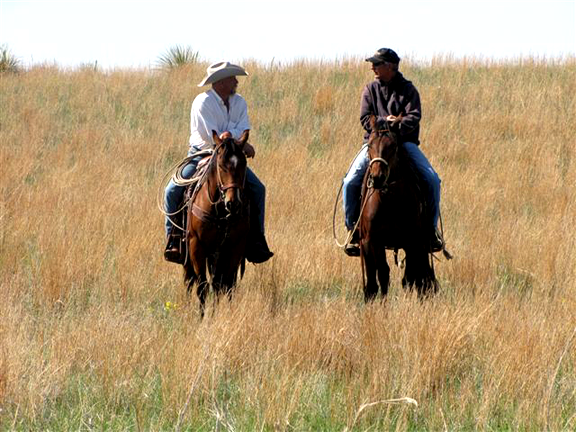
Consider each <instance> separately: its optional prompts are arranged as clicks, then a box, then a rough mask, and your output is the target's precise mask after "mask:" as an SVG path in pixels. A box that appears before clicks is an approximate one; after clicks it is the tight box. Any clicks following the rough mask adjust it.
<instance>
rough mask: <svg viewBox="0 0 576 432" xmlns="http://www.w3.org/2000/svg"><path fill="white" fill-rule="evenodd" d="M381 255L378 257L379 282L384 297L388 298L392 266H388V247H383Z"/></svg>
mask: <svg viewBox="0 0 576 432" xmlns="http://www.w3.org/2000/svg"><path fill="white" fill-rule="evenodd" d="M380 255H381V256H378V257H377V258H376V262H377V263H378V283H379V284H380V291H381V292H382V297H384V298H386V296H387V295H388V287H389V286H390V266H388V261H386V249H382V251H381V253H380Z"/></svg>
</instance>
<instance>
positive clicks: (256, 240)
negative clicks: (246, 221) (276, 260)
mask: <svg viewBox="0 0 576 432" xmlns="http://www.w3.org/2000/svg"><path fill="white" fill-rule="evenodd" d="M273 255H274V252H272V251H270V248H268V243H267V242H266V237H265V236H264V233H261V232H252V233H251V234H250V236H249V237H248V245H247V247H246V259H247V260H248V261H250V262H251V263H253V264H261V263H263V262H266V261H268V260H269V259H270V258H272V256H273Z"/></svg>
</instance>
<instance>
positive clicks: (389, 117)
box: [386, 115, 396, 123]
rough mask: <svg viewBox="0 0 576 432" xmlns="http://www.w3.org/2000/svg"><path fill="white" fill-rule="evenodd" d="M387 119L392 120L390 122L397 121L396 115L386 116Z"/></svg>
mask: <svg viewBox="0 0 576 432" xmlns="http://www.w3.org/2000/svg"><path fill="white" fill-rule="evenodd" d="M386 121H387V122H390V123H394V122H395V121H396V116H393V115H389V116H388V117H386Z"/></svg>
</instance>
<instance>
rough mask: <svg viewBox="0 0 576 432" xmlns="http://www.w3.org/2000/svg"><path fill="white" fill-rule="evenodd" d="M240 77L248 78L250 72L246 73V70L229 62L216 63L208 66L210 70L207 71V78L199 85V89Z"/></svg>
mask: <svg viewBox="0 0 576 432" xmlns="http://www.w3.org/2000/svg"><path fill="white" fill-rule="evenodd" d="M239 75H244V76H246V75H248V72H246V71H245V70H244V68H242V67H240V66H238V65H235V64H232V63H229V62H219V63H214V64H211V65H210V66H208V69H206V76H205V77H204V79H203V80H202V82H201V83H200V84H198V87H203V86H205V85H207V84H214V83H215V82H217V81H220V80H222V79H224V78H228V77H231V76H239Z"/></svg>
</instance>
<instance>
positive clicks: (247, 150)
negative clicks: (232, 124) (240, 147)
mask: <svg viewBox="0 0 576 432" xmlns="http://www.w3.org/2000/svg"><path fill="white" fill-rule="evenodd" d="M244 154H245V155H246V157H247V158H253V157H254V155H255V154H256V150H254V147H252V144H250V143H245V144H244Z"/></svg>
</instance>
